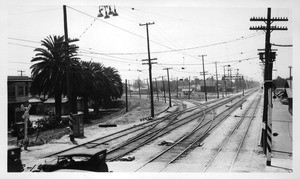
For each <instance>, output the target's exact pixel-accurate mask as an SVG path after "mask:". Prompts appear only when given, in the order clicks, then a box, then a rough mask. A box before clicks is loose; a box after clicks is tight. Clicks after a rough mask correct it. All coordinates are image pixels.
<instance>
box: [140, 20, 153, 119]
mask: <svg viewBox="0 0 300 179" xmlns="http://www.w3.org/2000/svg"><path fill="white" fill-rule="evenodd" d="M153 24H154V22H152V23H150V22H148V23H145V24H140V26H146V32H147V48H148V59H147V60H148V63H145V64H148V65H149V80H150V82H149V83H150V100H151V117H154V102H153V88H152V72H151V71H152V66H151V64H154V63H157V62H154V63H152V62H151V61H152V60H157V59H156V58H155V59H151V57H150V43H149V30H148V26H149V25H153ZM143 61H146V60H143Z"/></svg>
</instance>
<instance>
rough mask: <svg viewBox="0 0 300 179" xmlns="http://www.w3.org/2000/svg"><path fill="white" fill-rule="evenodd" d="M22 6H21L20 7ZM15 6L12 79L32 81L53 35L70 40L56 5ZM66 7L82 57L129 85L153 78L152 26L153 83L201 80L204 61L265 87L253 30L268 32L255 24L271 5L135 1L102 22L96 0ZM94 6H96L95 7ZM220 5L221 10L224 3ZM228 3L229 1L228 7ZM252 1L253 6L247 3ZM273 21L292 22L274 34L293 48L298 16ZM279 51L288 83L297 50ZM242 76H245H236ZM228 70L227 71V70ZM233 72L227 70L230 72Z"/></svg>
mask: <svg viewBox="0 0 300 179" xmlns="http://www.w3.org/2000/svg"><path fill="white" fill-rule="evenodd" d="M19 2H21V1H19ZM30 2H32V3H26V4H25V3H11V4H9V5H8V6H7V21H6V27H7V37H6V40H7V44H6V45H7V46H6V47H7V48H6V49H7V50H6V51H7V57H6V62H7V63H6V65H7V68H6V70H7V71H6V74H7V75H21V72H20V70H22V71H23V72H22V73H23V75H27V76H30V74H31V70H30V66H31V65H32V64H33V63H31V62H30V61H31V59H32V58H33V57H34V56H35V52H34V49H35V48H37V47H41V45H40V41H41V40H43V39H44V38H46V37H47V36H49V35H64V26H63V8H62V4H57V3H49V2H47V3H40V1H39V3H34V2H37V1H33V0H31V1H30ZM67 2H68V1H67ZM76 2H79V3H73V4H72V3H66V5H67V16H68V19H67V21H68V33H69V37H70V38H79V42H76V44H77V45H78V46H79V53H78V54H79V57H80V59H81V60H84V61H94V62H100V63H103V64H104V65H105V66H111V67H115V68H116V69H117V70H118V71H119V73H120V75H121V78H122V80H123V81H125V79H128V80H129V81H133V80H135V79H137V78H140V79H142V80H145V79H147V78H149V72H148V65H142V63H143V62H142V60H143V59H148V55H147V37H146V27H145V26H140V24H145V23H149V22H154V24H153V25H149V38H150V52H151V58H157V60H156V61H155V62H158V64H154V65H152V77H153V78H157V77H160V78H161V76H164V77H166V75H167V72H166V70H163V69H164V68H172V69H171V70H170V77H171V79H175V78H187V77H191V79H193V78H200V79H203V77H202V75H201V74H200V72H203V66H202V58H201V55H206V56H205V57H204V64H205V65H204V67H205V71H207V76H208V77H210V76H212V75H215V74H216V68H215V62H217V71H218V75H219V77H220V76H221V75H223V74H224V67H223V66H226V65H230V66H231V68H232V75H235V74H236V73H237V71H238V73H239V74H242V75H244V76H245V77H246V78H247V79H253V80H257V81H260V82H261V81H263V77H262V67H261V65H260V60H259V58H258V49H264V46H265V45H264V44H265V33H264V32H263V31H255V30H249V27H250V26H258V25H265V24H264V22H251V21H250V18H251V17H266V16H267V7H268V4H259V3H258V5H256V6H254V5H253V4H251V5H249V3H244V4H243V3H238V1H234V0H231V1H230V2H231V3H229V4H224V3H222V2H221V1H216V0H214V1H211V2H210V3H207V1H206V3H200V2H202V1H186V2H182V1H181V2H179V1H172V2H173V3H166V2H165V1H156V2H157V3H155V1H154V2H153V1H151V2H147V1H128V2H130V3H124V2H123V3H116V4H112V3H111V1H110V2H109V3H108V5H111V7H112V8H116V11H117V13H118V16H111V18H109V19H104V18H103V17H102V18H98V17H97V15H98V11H99V6H101V5H107V4H105V1H104V2H103V4H99V2H97V3H95V1H89V3H88V2H83V1H76ZM90 2H91V3H90ZM217 2H219V3H217ZM228 2H229V1H228ZM246 2H249V1H246ZM272 17H287V18H288V19H289V21H288V22H274V23H273V25H279V26H286V27H288V30H287V31H273V32H272V33H271V43H274V44H282V45H292V44H293V31H294V30H293V27H294V25H293V11H292V8H291V5H289V3H286V4H282V3H281V4H275V5H274V7H273V8H272ZM273 48H275V49H278V50H277V57H276V61H275V62H274V65H273V67H274V71H273V77H275V78H276V77H277V76H281V77H284V78H287V77H289V68H288V67H289V66H292V65H293V48H292V47H273ZM236 69H238V70H236ZM226 70H227V68H226ZM226 73H227V71H226Z"/></svg>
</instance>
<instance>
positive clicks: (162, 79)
mask: <svg viewBox="0 0 300 179" xmlns="http://www.w3.org/2000/svg"><path fill="white" fill-rule="evenodd" d="M161 82H162V85H163V90H164V98H165V103H166V102H167V101H166V88H165V83H164V77H163V76H161Z"/></svg>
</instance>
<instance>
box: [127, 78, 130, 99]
mask: <svg viewBox="0 0 300 179" xmlns="http://www.w3.org/2000/svg"><path fill="white" fill-rule="evenodd" d="M127 83H128V88H129V90H128V91H129V97H131V91H130V81H127Z"/></svg>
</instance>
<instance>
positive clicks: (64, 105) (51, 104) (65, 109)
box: [43, 98, 83, 115]
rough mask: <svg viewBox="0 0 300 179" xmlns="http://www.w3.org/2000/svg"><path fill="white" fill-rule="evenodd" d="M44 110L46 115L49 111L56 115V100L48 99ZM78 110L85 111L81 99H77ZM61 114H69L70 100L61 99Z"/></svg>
mask: <svg viewBox="0 0 300 179" xmlns="http://www.w3.org/2000/svg"><path fill="white" fill-rule="evenodd" d="M43 109H44V110H43V111H44V114H48V112H49V111H53V112H54V113H55V99H54V98H48V99H47V100H46V101H44V105H43ZM77 110H78V111H83V100H82V99H80V98H79V99H77ZM61 114H62V115H68V114H69V106H68V98H62V99H61Z"/></svg>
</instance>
